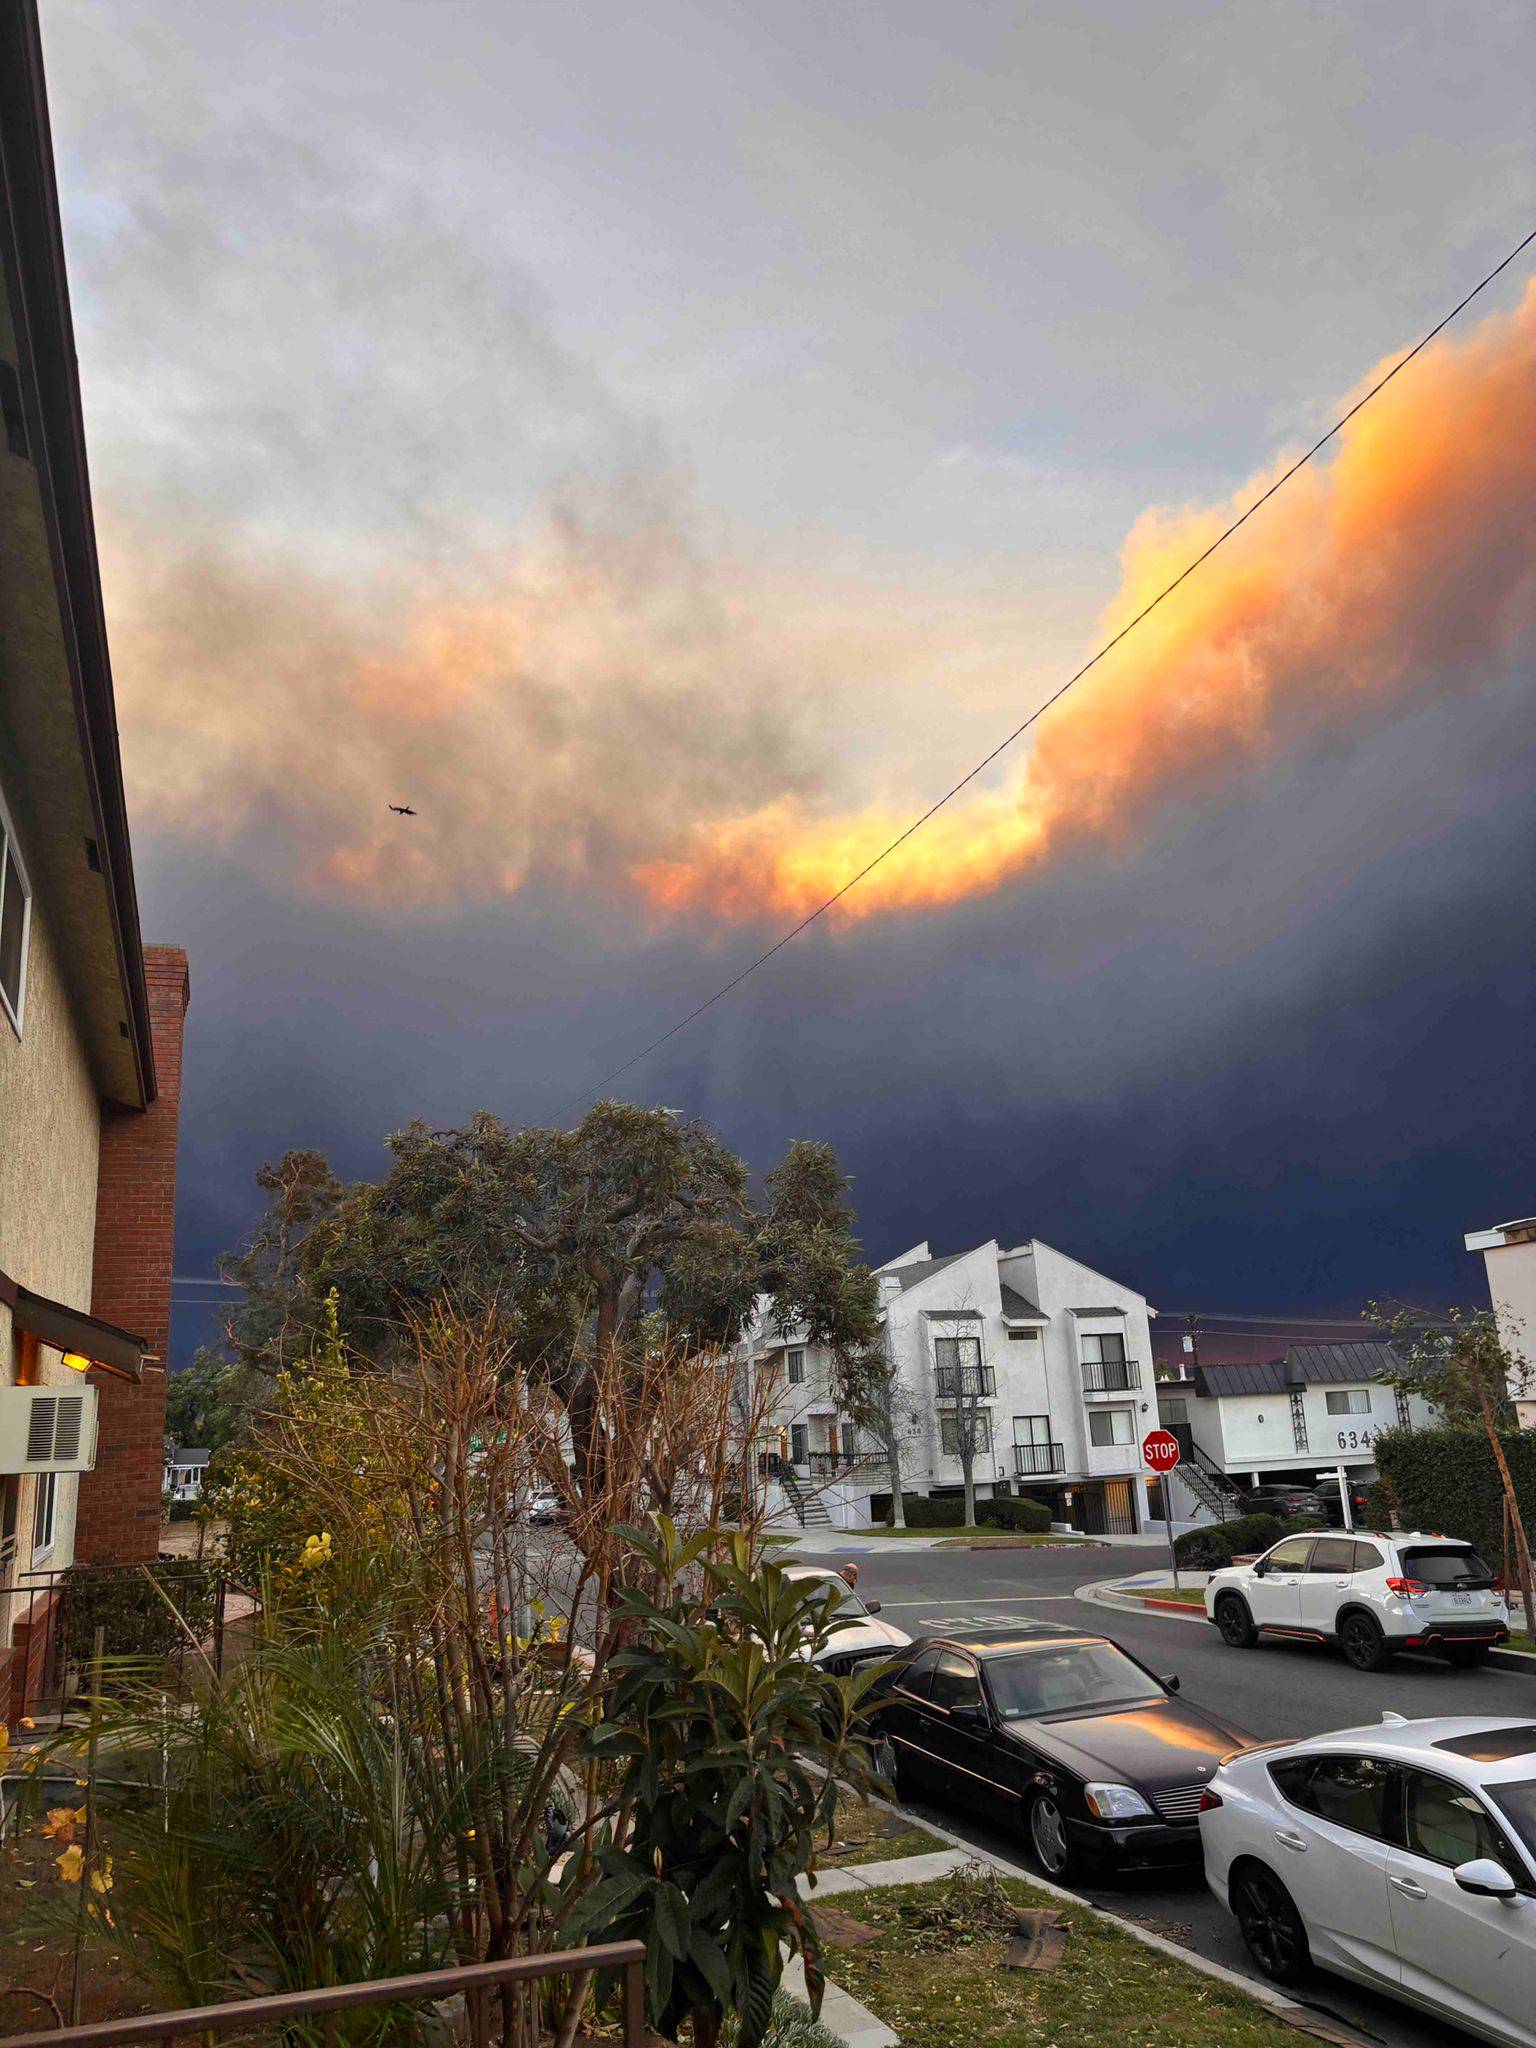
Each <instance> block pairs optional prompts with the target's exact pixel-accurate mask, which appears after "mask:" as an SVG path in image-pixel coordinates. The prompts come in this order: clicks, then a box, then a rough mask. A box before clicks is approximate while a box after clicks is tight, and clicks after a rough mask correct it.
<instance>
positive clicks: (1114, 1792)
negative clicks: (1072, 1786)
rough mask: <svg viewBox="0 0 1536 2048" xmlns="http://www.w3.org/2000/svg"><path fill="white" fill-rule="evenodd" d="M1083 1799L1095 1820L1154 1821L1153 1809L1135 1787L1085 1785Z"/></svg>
mask: <svg viewBox="0 0 1536 2048" xmlns="http://www.w3.org/2000/svg"><path fill="white" fill-rule="evenodd" d="M1083 1797H1084V1798H1085V1799H1086V1800H1087V1802H1088V1811H1089V1812H1090V1813H1091V1814H1092V1815H1093V1817H1094V1819H1095V1820H1152V1819H1154V1818H1155V1816H1154V1814H1153V1812H1152V1809H1151V1807H1150V1806H1149V1805H1148V1804H1147V1802H1146V1800H1145V1799H1143V1798H1142V1796H1141V1794H1140V1793H1139V1792H1138V1791H1137V1790H1136V1788H1135V1786H1134V1785H1085V1786H1084V1787H1083Z"/></svg>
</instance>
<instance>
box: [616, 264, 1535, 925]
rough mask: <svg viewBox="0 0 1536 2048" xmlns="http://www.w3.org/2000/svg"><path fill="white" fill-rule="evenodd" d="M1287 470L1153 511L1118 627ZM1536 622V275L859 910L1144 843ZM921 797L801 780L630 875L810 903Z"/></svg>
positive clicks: (902, 857) (700, 828) (742, 903)
mask: <svg viewBox="0 0 1536 2048" xmlns="http://www.w3.org/2000/svg"><path fill="white" fill-rule="evenodd" d="M1382 367H1383V368H1384V367H1386V366H1385V365H1383V366H1382ZM1378 374H1379V371H1375V372H1372V373H1371V375H1370V376H1369V377H1367V378H1365V379H1363V380H1362V385H1361V387H1360V388H1362V389H1363V388H1365V386H1366V385H1368V384H1369V383H1371V382H1372V381H1374V378H1375V376H1377V375H1378ZM1282 466H1283V464H1277V466H1276V469H1274V470H1271V471H1270V472H1269V473H1268V474H1267V475H1266V474H1260V475H1258V476H1256V477H1253V478H1251V479H1250V480H1249V481H1248V482H1247V483H1245V484H1244V485H1243V486H1242V487H1241V489H1239V490H1238V491H1237V492H1235V493H1234V495H1233V499H1232V501H1231V504H1230V505H1222V506H1215V507H1212V508H1209V509H1207V510H1200V511H1197V510H1185V511H1182V512H1163V511H1151V512H1148V513H1147V514H1146V515H1145V516H1144V517H1143V518H1142V519H1141V520H1139V521H1138V523H1137V524H1136V526H1135V527H1134V529H1133V530H1132V532H1131V534H1130V535H1129V537H1128V539H1127V541H1126V544H1125V547H1124V550H1123V553H1122V577H1121V583H1120V588H1119V590H1118V591H1117V592H1116V594H1115V597H1114V599H1113V601H1112V602H1111V603H1110V605H1109V606H1108V608H1107V610H1106V611H1105V614H1104V617H1103V620H1102V622H1101V631H1102V636H1103V637H1108V636H1109V635H1110V634H1112V633H1114V632H1115V631H1117V630H1118V629H1119V628H1120V627H1121V626H1123V625H1124V624H1125V623H1126V621H1127V620H1128V619H1130V618H1131V617H1133V616H1134V615H1135V614H1136V613H1137V612H1138V611H1139V610H1140V609H1141V608H1142V606H1143V605H1145V604H1146V603H1147V602H1148V601H1149V600H1150V599H1151V598H1152V597H1154V596H1155V595H1156V593H1157V592H1158V591H1159V590H1160V589H1162V588H1163V586H1164V585H1165V584H1167V583H1168V582H1169V581H1170V580H1171V579H1172V578H1173V577H1174V576H1175V575H1176V574H1177V573H1178V572H1179V570H1180V569H1182V568H1183V567H1184V566H1185V564H1186V563H1188V562H1189V561H1190V560H1191V559H1192V558H1193V557H1194V556H1196V555H1198V554H1199V553H1200V551H1201V550H1202V549H1203V548H1204V547H1206V546H1208V545H1209V543H1210V542H1211V541H1212V540H1213V539H1214V538H1215V536H1216V535H1217V534H1218V533H1219V532H1220V531H1221V529H1222V528H1223V527H1224V526H1225V525H1226V524H1227V523H1228V521H1229V520H1230V518H1231V517H1232V515H1233V513H1234V511H1236V510H1240V509H1241V508H1242V507H1243V506H1245V505H1246V504H1248V503H1249V502H1250V501H1251V500H1252V499H1253V498H1254V497H1255V496H1256V495H1257V494H1258V492H1259V491H1260V490H1262V489H1263V488H1264V487H1265V486H1266V485H1267V484H1268V483H1269V482H1270V481H1272V480H1273V477H1274V475H1275V474H1276V473H1278V468H1279V467H1282ZM1533 618H1536V285H1533V286H1532V287H1531V289H1530V290H1529V291H1528V292H1527V294H1526V296H1525V299H1524V301H1523V303H1522V304H1521V305H1520V306H1519V308H1518V309H1517V310H1516V311H1514V312H1513V313H1511V314H1510V315H1508V316H1507V317H1504V316H1501V317H1497V318H1493V319H1489V320H1486V321H1484V322H1483V323H1482V324H1481V325H1480V326H1478V327H1476V328H1474V329H1473V330H1472V331H1471V332H1470V333H1469V334H1468V336H1467V337H1466V339H1464V340H1460V341H1442V342H1440V343H1438V344H1436V345H1435V346H1434V347H1433V348H1432V349H1430V350H1427V351H1426V352H1425V353H1424V354H1423V355H1422V356H1421V357H1419V358H1418V360H1417V361H1416V362H1415V363H1414V364H1413V365H1412V366H1411V367H1410V368H1409V369H1408V370H1407V371H1405V372H1404V374H1403V375H1402V376H1401V377H1400V378H1398V379H1396V380H1395V381H1394V382H1393V383H1392V384H1390V385H1389V386H1388V387H1387V389H1386V390H1385V391H1384V392H1383V393H1382V394H1381V395H1380V396H1379V397H1378V398H1376V399H1375V400H1374V401H1373V402H1372V403H1371V404H1370V405H1369V406H1368V407H1367V408H1366V409H1365V410H1364V411H1363V412H1362V413H1361V414H1360V415H1359V416H1358V418H1356V419H1355V420H1354V421H1353V422H1352V423H1351V424H1350V426H1349V427H1348V428H1346V429H1345V431H1344V433H1343V434H1342V435H1341V436H1340V438H1339V440H1338V442H1337V443H1335V444H1334V452H1333V453H1332V455H1331V456H1330V457H1328V458H1326V459H1324V458H1319V459H1318V460H1317V461H1315V462H1314V463H1313V464H1312V465H1311V466H1309V467H1308V468H1307V469H1304V470H1303V471H1301V472H1300V474H1299V475H1298V476H1297V477H1295V478H1294V479H1293V481H1292V482H1291V483H1290V484H1288V485H1287V486H1286V488H1285V489H1284V491H1282V492H1281V493H1280V494H1279V495H1278V496H1277V497H1276V498H1275V499H1274V500H1273V501H1272V502H1271V503H1270V504H1269V505H1267V506H1266V507H1265V508H1264V510H1263V511H1262V512H1261V513H1260V514H1259V515H1258V516H1257V517H1256V518H1255V519H1254V520H1253V521H1252V522H1251V523H1250V524H1249V525H1248V526H1246V527H1244V529H1243V530H1242V532H1241V533H1240V534H1239V535H1237V536H1236V537H1235V538H1234V539H1233V540H1231V541H1229V542H1228V543H1227V545H1226V546H1225V547H1224V548H1223V549H1222V551H1221V552H1220V553H1219V554H1218V555H1216V556H1215V557H1214V558H1213V559H1212V560H1211V561H1210V562H1209V563H1207V564H1206V565H1205V566H1204V567H1203V568H1202V569H1201V570H1200V571H1199V572H1198V573H1197V574H1196V575H1194V576H1193V577H1191V578H1190V580H1189V581H1188V582H1187V583H1186V584H1184V585H1183V586H1182V587H1181V588H1180V589H1179V590H1178V592H1177V593H1176V594H1175V595H1174V596H1173V597H1172V598H1170V599H1169V600H1168V601H1167V603H1166V604H1164V605H1163V606H1161V607H1160V608H1159V610H1158V611H1156V612H1154V613H1153V614H1152V616H1151V617H1150V618H1149V619H1147V620H1146V621H1145V622H1144V623H1143V624H1142V625H1141V626H1139V627H1138V628H1137V630H1136V631H1135V633H1134V634H1133V635H1131V636H1130V638H1129V639H1128V640H1127V641H1126V642H1125V643H1124V644H1123V645H1122V646H1121V647H1120V648H1118V649H1117V650H1116V651H1115V652H1114V653H1113V654H1111V655H1110V656H1109V657H1108V658H1107V659H1106V660H1105V661H1104V662H1103V663H1102V664H1101V665H1100V666H1099V667H1098V668H1096V669H1094V670H1093V671H1092V672H1091V673H1090V674H1089V675H1088V676H1087V677H1086V678H1085V679H1084V680H1083V681H1082V682H1081V683H1079V684H1078V685H1077V686H1076V688H1075V689H1074V690H1073V691H1072V692H1071V694H1070V695H1068V696H1067V697H1066V698H1065V699H1063V701H1062V702H1061V703H1060V704H1059V705H1057V706H1056V707H1054V708H1053V709H1052V710H1050V711H1049V712H1048V713H1047V714H1046V715H1045V717H1044V718H1043V719H1042V721H1041V723H1040V725H1039V727H1038V728H1037V729H1036V731H1035V732H1034V734H1033V735H1032V744H1031V745H1030V748H1029V752H1028V754H1027V756H1026V757H1025V758H1024V760H1023V761H1022V763H1021V765H1020V766H1019V767H1018V768H1017V770H1016V771H1015V772H1014V775H1013V779H1012V781H1011V784H1010V785H1009V786H1008V787H1007V788H1006V789H1005V790H1002V791H994V790H991V789H986V788H982V789H980V790H978V791H977V792H976V793H974V794H968V795H964V796H962V797H961V798H959V799H957V800H956V801H955V802H954V803H953V804H952V805H951V806H949V807H948V808H947V809H945V810H944V811H942V812H940V813H939V814H938V816H937V817H935V818H934V819H933V820H932V821H931V822H930V823H929V824H928V825H926V826H925V827H924V828H923V830H922V831H921V832H920V833H918V834H917V835H916V836H915V837H914V838H913V839H912V840H910V841H909V842H908V843H907V844H906V845H905V846H903V847H902V848H901V849H900V850H899V851H898V852H897V853H895V854H894V855H893V856H892V857H891V858H890V859H889V860H888V861H886V862H884V863H883V864H882V865H881V866H880V867H879V868H878V869H877V870H876V871H875V873H874V874H872V875H871V876H870V877H869V878H868V879H867V880H865V881H864V882H862V883H860V885H859V886H858V887H857V889H855V890H854V891H853V892H852V893H851V895H850V896H849V897H847V898H846V899H845V901H844V902H843V904H841V905H840V906H839V914H840V915H847V916H851V917H868V916H872V915H874V914H876V913H880V912H901V911H911V910H921V909H929V908H934V907H938V906H942V905H945V904H949V903H953V902H956V901H958V900H960V899H962V898H966V897H971V896H976V895H980V894H982V893H984V892H986V891H989V890H993V889H996V888H997V887H998V886H999V885H1000V884H1001V883H1003V882H1005V881H1007V880H1008V879H1009V878H1010V877H1013V876H1016V875H1019V874H1021V873H1023V872H1025V871H1027V870H1030V869H1032V868H1036V867H1038V866H1039V865H1040V864H1041V863H1043V862H1045V861H1047V860H1049V859H1050V858H1051V857H1052V855H1053V854H1056V853H1058V852H1059V851H1061V850H1063V849H1065V848H1067V847H1068V846H1069V845H1073V844H1078V843H1082V842H1085V841H1087V842H1093V843H1097V844H1099V845H1100V846H1103V847H1106V848H1108V849H1111V850H1114V849H1118V848H1122V847H1124V846H1125V845H1126V844H1127V843H1128V842H1131V841H1133V840H1134V837H1135V835H1136V834H1137V833H1138V831H1140V830H1141V829H1142V828H1143V827H1144V826H1146V825H1147V824H1149V823H1150V822H1151V820H1152V819H1153V817H1154V816H1155V815H1156V814H1157V813H1159V812H1161V811H1162V810H1163V809H1164V808H1165V807H1167V806H1169V805H1170V804H1172V803H1174V802H1176V801H1180V800H1184V799H1187V798H1188V797H1190V796H1191V795H1196V794H1198V793H1199V791H1200V790H1202V789H1205V788H1209V787H1211V786H1212V785H1214V784H1217V783H1219V782H1220V781H1221V780H1222V779H1223V778H1230V777H1232V776H1233V775H1235V774H1237V773H1239V772H1241V771H1242V770H1244V769H1245V768H1247V767H1249V766H1250V765H1251V764H1253V763H1255V762H1257V761H1260V760H1262V759H1263V758H1265V757H1267V756H1269V755H1271V754H1273V753H1275V752H1277V751H1278V750H1280V749H1282V748H1284V747H1286V746H1287V745H1294V744H1297V743H1303V742H1305V741H1306V740H1307V739H1308V738H1309V737H1312V736H1315V735H1316V734H1317V733H1318V732H1319V731H1321V730H1323V729H1327V728H1345V727H1354V728H1358V727H1360V726H1361V725H1362V724H1363V723H1365V722H1368V721H1370V720H1373V719H1381V718H1383V717H1387V716H1391V715H1393V713H1394V712H1395V711H1396V710H1397V708H1398V707H1400V706H1402V705H1405V704H1406V703H1407V702H1408V701H1409V700H1410V699H1411V698H1412V697H1413V696H1414V695H1415V694H1416V693H1420V692H1423V691H1427V690H1441V691H1445V690H1457V689H1467V688H1470V687H1473V686H1475V684H1476V682H1477V681H1478V678H1479V673H1480V672H1482V671H1486V669H1487V667H1488V666H1489V665H1490V664H1492V663H1497V662H1499V661H1501V660H1502V659H1504V658H1505V657H1507V655H1508V654H1509V652H1510V650H1511V649H1512V647H1513V645H1514V643H1515V641H1516V639H1517V637H1518V636H1519V635H1520V634H1521V633H1522V632H1524V631H1525V630H1526V629H1528V628H1529V627H1530V625H1531V623H1532V620H1533ZM1021 708H1022V707H1021ZM946 765H953V766H955V767H957V768H958V767H960V766H962V765H963V764H962V763H959V762H956V763H954V764H946ZM940 772H941V773H942V771H940ZM1426 772H1433V769H1432V764H1430V765H1429V766H1428V767H1427V770H1426ZM921 808H922V806H921V804H920V803H919V804H917V805H915V806H913V807H912V808H911V809H906V810H903V809H899V808H897V807H895V806H893V805H889V804H884V803H880V804H873V805H871V806H869V807H868V808H865V809H862V810H859V811H856V812H854V813H852V814H849V815H843V816H818V815H816V814H815V812H814V811H813V810H812V808H811V806H810V805H809V803H808V802H807V800H806V798H805V797H804V796H803V795H798V794H786V795H777V796H775V797H774V798H773V799H772V800H770V801H768V802H766V803H763V804H761V805H759V806H757V807H754V808H745V809H742V810H741V811H739V812H734V813H733V812H725V813H722V814H720V815H717V816H715V817H711V818H705V819H703V820H701V821H699V822H697V823H695V824H693V825H692V826H691V827H690V828H688V829H687V830H686V832H685V833H684V835H683V838H682V840H681V843H680V845H679V846H678V847H677V848H676V849H674V850H670V851H668V852H667V853H665V854H663V855H659V856H656V857H651V858H646V859H643V860H641V861H638V862H636V863H635V864H634V866H633V868H632V871H631V872H632V874H633V877H634V879H635V881H636V882H637V884H638V885H639V887H640V888H641V889H642V890H643V892H644V893H645V895H646V896H647V897H648V898H649V899H650V900H651V901H652V902H653V903H654V904H656V905H657V906H659V907H660V908H662V909H663V910H664V911H667V912H687V913H694V914H700V913H702V914H705V915H711V916H715V917H720V918H726V919H747V918H755V917H759V916H769V917H772V918H793V917H796V916H802V915H804V914H805V913H807V912H808V911H810V910H812V909H814V908H815V907H816V906H817V905H818V904H820V903H821V902H823V901H825V900H826V898H828V897H829V896H831V895H832V894H833V892H834V891H835V890H837V889H838V888H840V887H841V886H842V885H843V884H844V883H846V882H847V881H848V879H849V877H850V876H851V875H853V874H855V873H856V872H857V871H858V869H859V868H861V867H862V866H863V865H864V864H865V863H866V862H868V861H870V860H872V859H873V858H874V857H875V856H876V855H877V854H878V853H879V852H880V851H881V849H882V848H884V847H885V846H887V845H888V844H889V843H890V842H891V841H892V840H893V839H895V838H896V837H897V835H898V834H899V833H900V832H902V831H903V830H904V829H905V828H906V827H907V826H908V825H909V824H910V823H911V821H912V817H913V815H914V813H915V812H916V811H918V810H921Z"/></svg>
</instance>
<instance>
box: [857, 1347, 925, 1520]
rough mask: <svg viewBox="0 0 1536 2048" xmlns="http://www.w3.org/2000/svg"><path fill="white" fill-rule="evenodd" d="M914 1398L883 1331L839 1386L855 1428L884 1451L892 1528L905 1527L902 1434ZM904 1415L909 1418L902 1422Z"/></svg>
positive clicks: (908, 1426) (907, 1425) (913, 1415)
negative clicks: (855, 1368)
mask: <svg viewBox="0 0 1536 2048" xmlns="http://www.w3.org/2000/svg"><path fill="white" fill-rule="evenodd" d="M915 1398H916V1397H915V1395H914V1393H913V1390H912V1388H911V1386H910V1385H909V1383H908V1381H907V1379H906V1377H905V1375H904V1374H903V1372H902V1369H901V1366H900V1364H899V1362H898V1360H897V1358H896V1354H895V1352H894V1350H893V1349H892V1347H891V1333H890V1331H889V1330H886V1331H884V1332H883V1333H882V1337H881V1341H880V1343H879V1345H878V1346H872V1347H871V1348H870V1349H869V1350H868V1351H867V1352H865V1353H864V1354H862V1355H861V1357H860V1358H859V1360H858V1368H857V1373H856V1375H849V1376H848V1382H847V1384H846V1385H845V1386H844V1387H843V1389H842V1401H843V1405H844V1407H845V1409H846V1410H847V1413H848V1415H849V1417H850V1419H851V1420H852V1421H853V1423H854V1424H855V1425H856V1427H858V1428H859V1429H861V1430H868V1431H869V1432H870V1434H871V1435H873V1436H874V1437H875V1439H876V1440H877V1441H878V1443H879V1445H880V1449H881V1451H882V1453H883V1454H884V1457H885V1468H886V1472H887V1474H888V1475H889V1478H890V1482H891V1527H892V1528H893V1529H904V1528H905V1527H906V1525H907V1518H906V1511H905V1509H904V1507H903V1505H902V1485H903V1478H902V1469H901V1466H902V1439H903V1435H905V1436H907V1437H908V1438H910V1436H911V1435H912V1429H913V1425H914V1424H915V1422H916V1419H917V1417H916V1409H915V1407H914V1405H913V1404H914V1401H915ZM904 1416H905V1417H908V1418H910V1419H909V1420H908V1421H907V1422H906V1423H905V1425H904V1423H903V1417H904Z"/></svg>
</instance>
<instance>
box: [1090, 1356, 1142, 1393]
mask: <svg viewBox="0 0 1536 2048" xmlns="http://www.w3.org/2000/svg"><path fill="white" fill-rule="evenodd" d="M1082 1370H1083V1392H1084V1393H1085V1394H1130V1393H1134V1392H1135V1390H1136V1389H1137V1388H1138V1387H1139V1386H1140V1385H1141V1367H1140V1366H1139V1365H1138V1364H1137V1363H1136V1361H1135V1359H1134V1358H1085V1359H1084V1360H1083V1368H1082Z"/></svg>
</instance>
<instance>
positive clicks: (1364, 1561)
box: [1350, 1543, 1381, 1572]
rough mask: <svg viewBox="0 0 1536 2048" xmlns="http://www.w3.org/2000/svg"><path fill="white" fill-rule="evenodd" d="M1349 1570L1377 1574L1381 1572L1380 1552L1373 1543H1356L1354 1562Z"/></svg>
mask: <svg viewBox="0 0 1536 2048" xmlns="http://www.w3.org/2000/svg"><path fill="white" fill-rule="evenodd" d="M1350 1570H1351V1571H1354V1572H1379V1571H1380V1570H1381V1552H1380V1551H1379V1550H1378V1549H1377V1548H1376V1546H1375V1544H1374V1543H1357V1544H1356V1545H1355V1561H1354V1563H1353V1564H1352V1565H1351V1566H1350Z"/></svg>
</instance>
